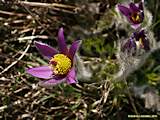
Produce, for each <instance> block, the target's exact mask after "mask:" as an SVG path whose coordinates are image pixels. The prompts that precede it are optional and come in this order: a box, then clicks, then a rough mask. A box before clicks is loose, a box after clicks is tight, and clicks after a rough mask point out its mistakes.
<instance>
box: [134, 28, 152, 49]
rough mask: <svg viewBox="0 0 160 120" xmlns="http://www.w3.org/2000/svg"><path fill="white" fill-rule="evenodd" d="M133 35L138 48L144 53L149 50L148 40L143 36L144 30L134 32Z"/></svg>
mask: <svg viewBox="0 0 160 120" xmlns="http://www.w3.org/2000/svg"><path fill="white" fill-rule="evenodd" d="M133 35H134V38H135V40H136V42H138V44H139V46H140V48H142V49H144V50H146V51H148V50H150V46H149V40H148V38H147V36H146V34H145V31H144V29H142V30H140V32H134V33H133Z"/></svg>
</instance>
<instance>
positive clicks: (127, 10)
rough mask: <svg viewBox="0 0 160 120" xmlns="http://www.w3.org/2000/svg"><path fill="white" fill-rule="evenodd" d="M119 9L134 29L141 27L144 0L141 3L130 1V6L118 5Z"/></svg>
mask: <svg viewBox="0 0 160 120" xmlns="http://www.w3.org/2000/svg"><path fill="white" fill-rule="evenodd" d="M118 9H119V11H120V12H121V13H122V14H123V15H125V16H126V17H127V19H128V21H129V22H130V23H131V26H132V27H133V28H134V29H137V28H139V27H140V24H141V23H142V22H143V19H144V10H143V0H142V1H140V2H139V3H132V2H131V3H129V4H128V6H125V5H121V4H119V5H118Z"/></svg>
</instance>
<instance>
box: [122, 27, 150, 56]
mask: <svg viewBox="0 0 160 120" xmlns="http://www.w3.org/2000/svg"><path fill="white" fill-rule="evenodd" d="M136 49H144V50H145V51H148V50H150V43H149V40H148V38H147V36H146V34H145V30H144V29H141V30H140V31H136V32H134V33H132V35H131V37H130V38H129V40H127V41H126V42H125V44H123V45H122V48H121V50H122V52H127V53H132V54H134V53H135V52H136Z"/></svg>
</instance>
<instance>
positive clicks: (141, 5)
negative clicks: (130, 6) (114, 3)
mask: <svg viewBox="0 0 160 120" xmlns="http://www.w3.org/2000/svg"><path fill="white" fill-rule="evenodd" d="M143 3H144V1H141V2H139V3H138V8H139V9H140V10H143Z"/></svg>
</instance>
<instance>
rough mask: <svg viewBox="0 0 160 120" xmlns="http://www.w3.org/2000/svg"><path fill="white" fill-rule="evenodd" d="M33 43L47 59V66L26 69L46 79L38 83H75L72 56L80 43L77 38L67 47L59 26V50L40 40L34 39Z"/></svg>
mask: <svg viewBox="0 0 160 120" xmlns="http://www.w3.org/2000/svg"><path fill="white" fill-rule="evenodd" d="M34 44H35V46H36V48H37V49H38V50H39V52H40V53H41V54H42V55H43V56H44V57H46V58H48V59H49V65H48V66H40V67H36V68H29V69H27V73H28V74H30V75H32V76H34V77H38V78H43V79H46V80H45V81H41V82H40V83H39V84H40V85H41V86H46V87H47V86H54V85H57V84H59V83H62V82H64V81H66V82H67V83H68V84H73V83H77V81H76V71H75V68H74V62H75V60H74V56H75V53H76V51H77V49H78V47H79V45H80V41H79V40H78V41H74V42H73V43H72V45H71V47H70V48H69V49H68V48H67V45H66V43H65V38H64V33H63V28H60V29H59V32H58V46H59V51H57V50H56V49H54V48H52V47H51V46H49V45H47V44H44V43H41V42H37V41H35V42H34Z"/></svg>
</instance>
